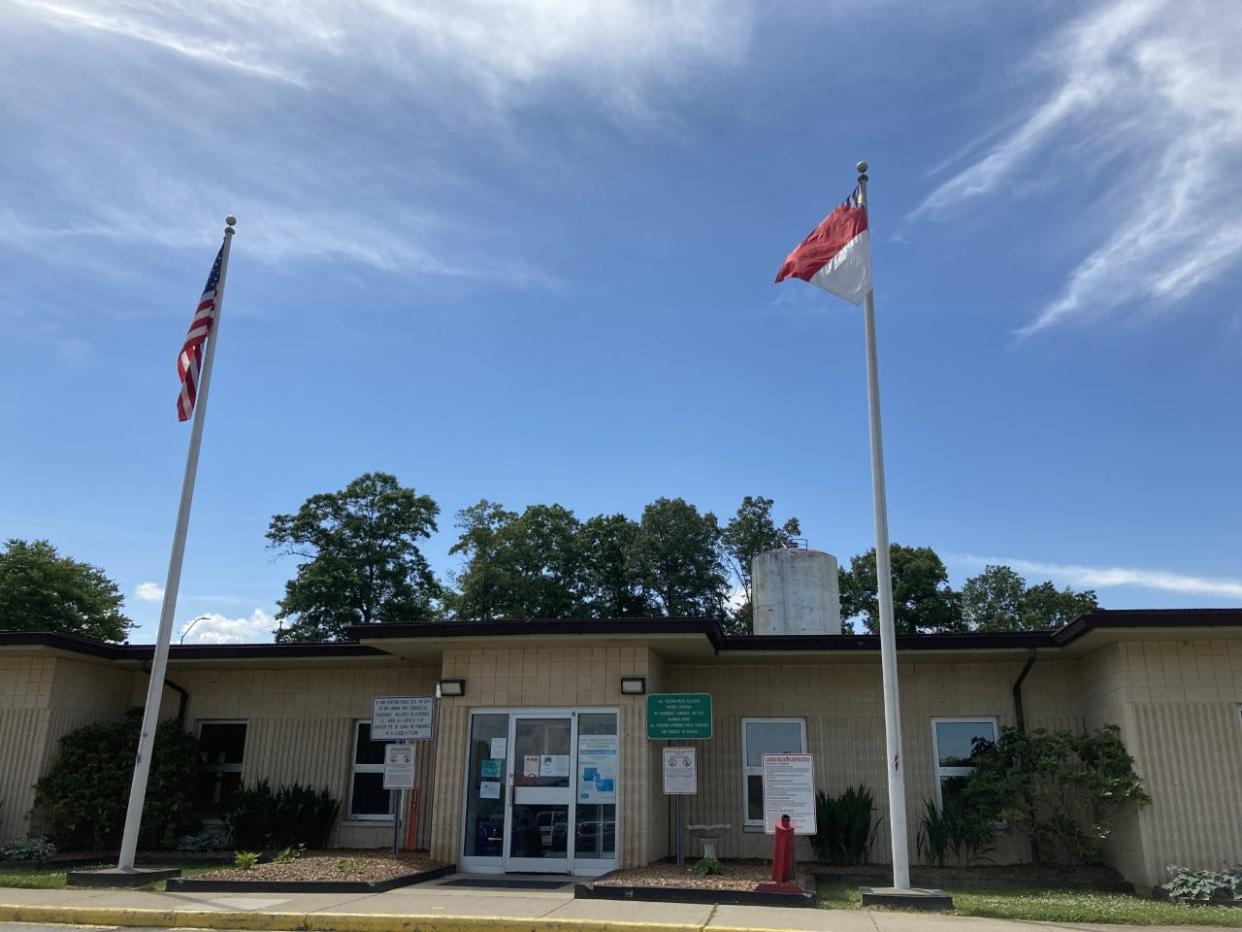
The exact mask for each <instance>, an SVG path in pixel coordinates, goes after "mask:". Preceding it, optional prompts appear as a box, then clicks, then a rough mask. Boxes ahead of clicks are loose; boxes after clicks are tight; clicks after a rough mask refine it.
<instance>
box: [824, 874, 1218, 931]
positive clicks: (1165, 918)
mask: <svg viewBox="0 0 1242 932" xmlns="http://www.w3.org/2000/svg"><path fill="white" fill-rule="evenodd" d="M817 889H818V893H819V904H820V906H822V907H823V908H825V909H859V908H860V903H859V899H858V885H857V884H821V885H820V886H819V887H818V888H817ZM948 893H949V894H950V895H951V896H952V897H953V913H954V915H958V916H991V917H993V918H997V919H1034V920H1044V921H1046V922H1119V923H1126V924H1129V925H1142V926H1192V925H1194V926H1233V927H1235V928H1242V909H1239V908H1234V907H1230V906H1182V905H1180V904H1173V903H1162V902H1160V901H1158V900H1149V899H1143V898H1142V897H1138V896H1132V895H1130V894H1126V893H1092V892H1085V891H1071V890H984V889H980V888H978V887H975V888H972V887H969V886H964V885H963V886H960V887H952V888H949V889H948Z"/></svg>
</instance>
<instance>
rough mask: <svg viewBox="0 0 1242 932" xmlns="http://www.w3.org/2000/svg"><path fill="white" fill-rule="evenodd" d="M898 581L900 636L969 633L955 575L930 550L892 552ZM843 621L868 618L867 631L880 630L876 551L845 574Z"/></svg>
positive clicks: (896, 597) (865, 621)
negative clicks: (954, 586) (953, 579)
mask: <svg viewBox="0 0 1242 932" xmlns="http://www.w3.org/2000/svg"><path fill="white" fill-rule="evenodd" d="M889 562H890V564H891V566H892V579H893V625H894V627H895V628H896V631H897V633H898V634H932V633H946V632H954V631H963V630H965V625H964V623H963V621H962V610H961V604H960V601H959V599H958V595H957V593H956V592H954V591H953V589H952V588H951V587H950V586H949V571H948V570H947V569H945V565H944V562H943V561H942V560H941V559H940V557H939V556H937V554H936V551H934V550H932V549H931V548H930V547H903V546H902V545H901V544H892V545H891V546H890V547H889ZM840 585H841V616H842V618H855V617H860V616H861V618H862V621H863V624H864V626H865V627H866V629H867V630H868V631H869V632H871V633H872V634H875V633H876V632H877V631H879V630H880V609H879V597H878V595H877V589H876V569H875V548H874V547H872V548H871V549H870V550H868V551H867V552H866V553H860V554H858V555H857V556H855V557H853V558H852V559H851V560H850V568H849V569H848V570H843V571H842V572H841V573H840Z"/></svg>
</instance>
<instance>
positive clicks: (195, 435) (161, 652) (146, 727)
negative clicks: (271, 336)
mask: <svg viewBox="0 0 1242 932" xmlns="http://www.w3.org/2000/svg"><path fill="white" fill-rule="evenodd" d="M225 223H226V224H227V226H226V227H225V228H224V255H223V257H222V258H221V259H220V280H219V282H218V283H217V285H216V307H215V315H214V317H213V319H212V323H211V332H210V333H209V334H208V335H207V353H206V356H205V357H204V359H203V370H202V372H201V374H200V378H199V380H198V393H197V397H196V399H195V405H194V424H193V426H192V427H191V429H190V449H189V452H188V453H187V454H186V458H185V478H184V479H182V481H181V505H180V508H179V509H178V511H177V527H176V530H175V531H174V532H173V546H172V554H171V555H170V556H169V558H168V578H167V580H166V581H165V583H164V606H163V608H162V609H161V610H160V629H159V635H158V636H157V638H156V641H155V658H154V659H153V660H152V662H151V679H150V682H148V683H147V704H146V708H145V709H144V710H143V713H142V733H141V734H140V735H139V737H138V754H137V756H136V757H135V758H134V782H133V783H132V784H130V788H129V808H127V809H126V810H125V831H124V833H123V834H122V836H121V856H120V858H119V859H118V860H117V865H116V866H117V868H118V869H119V870H133V869H134V856H135V855H136V854H137V852H138V829H139V826H140V825H141V824H142V806H143V803H144V801H145V800H146V796H147V777H148V776H149V774H150V771H151V750H152V748H153V747H154V745H155V729H156V727H157V726H158V725H159V721H160V700H161V699H162V698H163V696H164V671H165V670H166V669H167V667H168V645H169V642H170V641H171V640H172V624H173V615H174V614H175V613H176V610H177V587H178V586H179V585H180V584H181V561H182V557H184V556H185V535H186V531H187V530H188V529H189V526H190V502H191V500H192V499H193V498H194V478H195V476H196V475H197V473H198V451H199V447H200V446H201V444H202V439H203V421H204V419H205V418H206V417H207V392H208V390H209V389H210V388H211V364H212V361H213V360H214V359H215V357H216V341H217V340H218V339H219V336H220V312H221V311H222V310H223V308H224V281H225V278H226V277H227V276H228V270H229V247H230V246H231V245H232V243H233V232H234V231H233V225H234V224H236V223H237V218H236V217H226V218H225Z"/></svg>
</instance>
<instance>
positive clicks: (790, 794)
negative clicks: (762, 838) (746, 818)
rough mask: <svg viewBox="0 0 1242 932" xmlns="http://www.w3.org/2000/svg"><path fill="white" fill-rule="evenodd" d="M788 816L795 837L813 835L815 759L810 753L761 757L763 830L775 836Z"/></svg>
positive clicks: (765, 755)
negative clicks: (784, 817) (778, 827)
mask: <svg viewBox="0 0 1242 932" xmlns="http://www.w3.org/2000/svg"><path fill="white" fill-rule="evenodd" d="M785 815H787V816H789V821H790V822H792V823H793V827H794V834H795V835H814V834H815V758H813V757H812V756H811V755H810V754H764V755H763V830H764V832H765V833H766V834H768V835H775V834H776V825H777V823H778V822H780V820H781V816H785Z"/></svg>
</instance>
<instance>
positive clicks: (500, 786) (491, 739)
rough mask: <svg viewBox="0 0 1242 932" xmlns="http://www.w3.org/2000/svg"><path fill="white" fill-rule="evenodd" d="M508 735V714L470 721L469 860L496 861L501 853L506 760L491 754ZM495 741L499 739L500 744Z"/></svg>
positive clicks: (467, 812)
mask: <svg viewBox="0 0 1242 932" xmlns="http://www.w3.org/2000/svg"><path fill="white" fill-rule="evenodd" d="M508 734H509V716H508V715H503V714H496V715H475V716H473V717H472V718H471V719H470V761H469V764H468V766H469V775H468V777H467V784H466V852H465V853H466V855H467V856H469V857H476V858H498V857H500V856H501V854H503V853H504V848H503V845H504V835H505V800H504V779H505V777H504V769H505V758H504V757H492V751H493V750H495V751H500V750H501V748H500V745H502V744H505V743H506V741H505V740H503V739H505V738H506V737H507V736H508ZM497 738H500V739H502V740H501V741H500V742H499V744H497V743H496V740H495V739H497ZM507 752H508V748H507V747H506V748H505V753H506V754H507ZM492 794H495V795H492Z"/></svg>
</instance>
